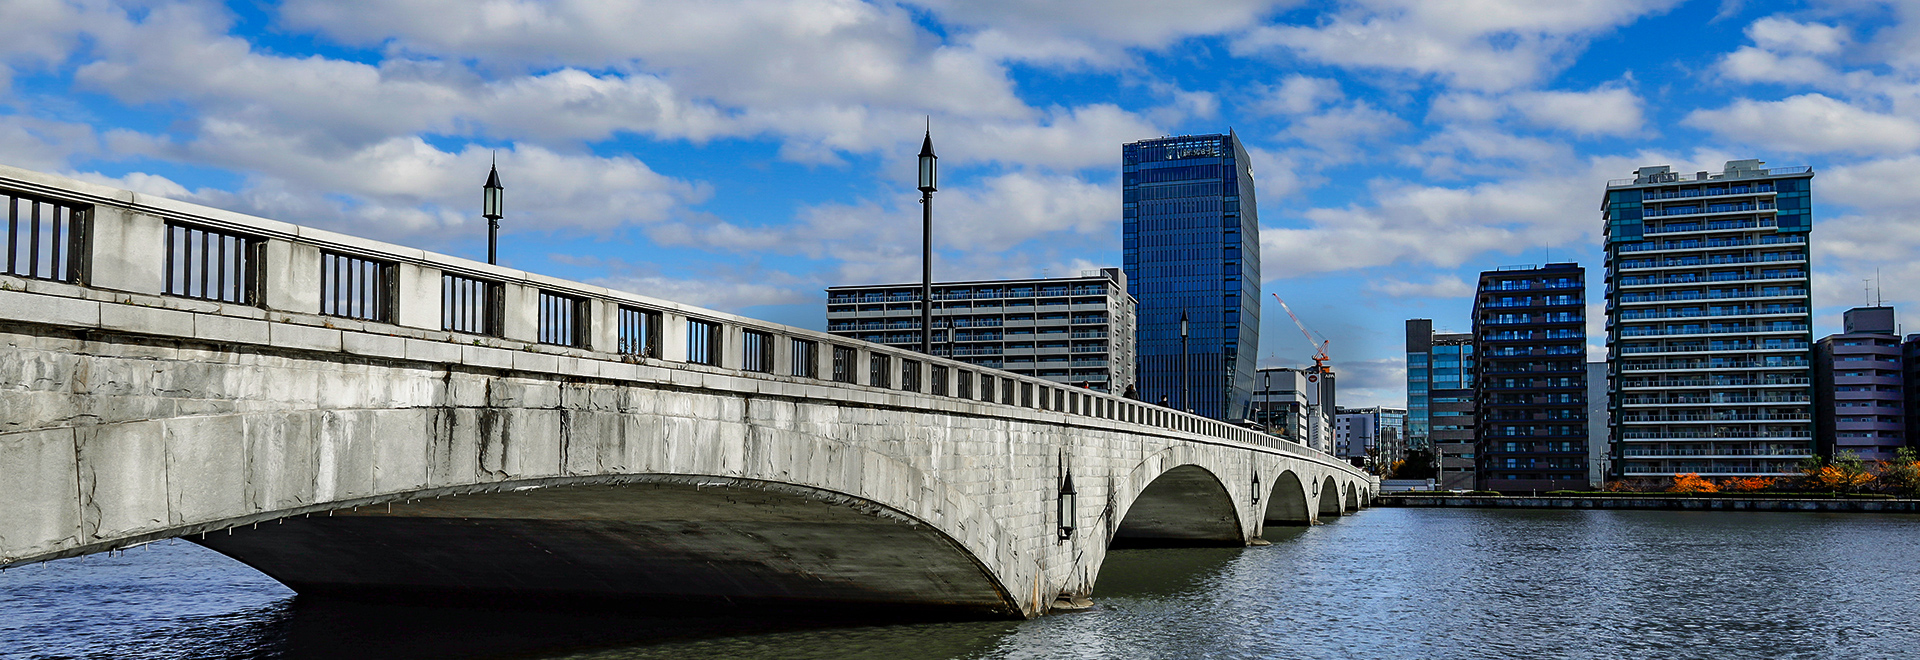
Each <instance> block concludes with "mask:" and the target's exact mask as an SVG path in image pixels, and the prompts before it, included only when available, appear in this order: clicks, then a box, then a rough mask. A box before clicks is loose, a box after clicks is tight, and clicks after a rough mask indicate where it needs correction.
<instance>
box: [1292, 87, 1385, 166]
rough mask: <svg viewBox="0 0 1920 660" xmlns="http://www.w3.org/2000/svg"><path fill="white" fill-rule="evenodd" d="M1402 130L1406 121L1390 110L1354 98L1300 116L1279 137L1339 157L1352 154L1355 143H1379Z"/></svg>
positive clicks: (1329, 155)
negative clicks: (1347, 102) (1321, 110)
mask: <svg viewBox="0 0 1920 660" xmlns="http://www.w3.org/2000/svg"><path fill="white" fill-rule="evenodd" d="M1406 129H1407V122H1406V121H1404V120H1402V119H1400V118H1399V117H1398V116H1395V115H1394V114H1393V113H1390V112H1387V111H1385V110H1381V109H1379V108H1376V107H1373V105H1372V104H1370V103H1367V102H1365V101H1355V102H1353V103H1350V104H1347V105H1343V106H1339V107H1334V108H1329V109H1327V110H1326V111H1325V112H1321V113H1319V114H1314V115H1308V116H1305V117H1301V118H1299V119H1297V120H1295V121H1294V122H1293V124H1292V125H1290V126H1288V127H1287V129H1286V130H1285V131H1282V132H1281V136H1282V137H1284V138H1287V139H1291V140H1296V141H1299V142H1301V143H1304V144H1306V145H1307V146H1310V147H1314V148H1316V149H1319V150H1321V151H1322V152H1325V153H1326V154H1327V156H1328V157H1331V158H1335V159H1340V158H1351V157H1353V156H1354V154H1352V153H1350V148H1351V147H1352V146H1353V145H1355V144H1360V143H1377V142H1382V141H1384V140H1386V139H1387V138H1390V137H1392V136H1393V135H1394V134H1396V133H1399V132H1401V131H1404V130H1406Z"/></svg>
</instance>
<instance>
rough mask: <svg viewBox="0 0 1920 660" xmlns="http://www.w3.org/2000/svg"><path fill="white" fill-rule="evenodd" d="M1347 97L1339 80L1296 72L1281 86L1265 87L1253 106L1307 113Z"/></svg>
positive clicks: (1280, 112) (1269, 110) (1277, 111)
mask: <svg viewBox="0 0 1920 660" xmlns="http://www.w3.org/2000/svg"><path fill="white" fill-rule="evenodd" d="M1345 98H1346V93H1344V92H1342V91H1341V90H1340V82H1339V81H1336V80H1333V79H1330V78H1315V77H1313V76H1303V75H1299V74H1294V75H1291V76H1287V77H1286V78H1285V79H1282V80H1281V81H1280V84H1279V85H1277V86H1274V87H1265V88H1264V92H1263V93H1262V94H1261V95H1260V98H1259V99H1257V100H1256V101H1255V102H1254V104H1253V107H1254V108H1255V109H1256V110H1259V111H1261V112H1265V113H1268V114H1275V115H1304V114H1307V113H1310V112H1314V111H1316V110H1319V109H1320V108H1321V106H1324V105H1326V104H1328V103H1333V102H1336V101H1340V100H1342V99H1345Z"/></svg>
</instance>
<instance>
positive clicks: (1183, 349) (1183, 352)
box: [1180, 309, 1193, 413]
mask: <svg viewBox="0 0 1920 660" xmlns="http://www.w3.org/2000/svg"><path fill="white" fill-rule="evenodd" d="M1180 410H1181V411H1183V412H1188V413H1191V412H1193V405H1192V402H1190V401H1188V400H1187V310H1184V309H1183V310H1180Z"/></svg>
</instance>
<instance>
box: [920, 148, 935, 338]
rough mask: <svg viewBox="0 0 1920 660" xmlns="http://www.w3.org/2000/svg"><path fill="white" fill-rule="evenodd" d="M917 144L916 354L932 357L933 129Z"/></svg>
mask: <svg viewBox="0 0 1920 660" xmlns="http://www.w3.org/2000/svg"><path fill="white" fill-rule="evenodd" d="M927 121H928V124H929V126H928V127H927V138H926V139H925V140H923V141H922V142H921V143H920V352H921V353H925V354H927V355H932V354H933V191H935V190H938V189H939V185H938V183H939V182H938V179H939V162H938V161H939V158H938V157H937V156H934V155H933V127H932V126H931V124H932V121H933V120H931V119H929V120H927Z"/></svg>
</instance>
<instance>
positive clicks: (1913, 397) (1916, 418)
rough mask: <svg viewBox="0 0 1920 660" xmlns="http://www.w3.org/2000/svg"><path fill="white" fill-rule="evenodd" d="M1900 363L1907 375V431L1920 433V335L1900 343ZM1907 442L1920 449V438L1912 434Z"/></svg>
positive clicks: (1912, 335)
mask: <svg viewBox="0 0 1920 660" xmlns="http://www.w3.org/2000/svg"><path fill="white" fill-rule="evenodd" d="M1900 363H1901V366H1902V367H1904V368H1903V369H1902V372H1903V373H1905V374H1906V378H1905V379H1903V382H1902V383H1901V389H1903V390H1905V391H1904V392H1903V394H1905V395H1906V397H1905V398H1906V402H1905V405H1904V406H1903V407H1904V408H1906V411H1907V429H1908V430H1910V431H1915V432H1920V334H1911V335H1907V339H1906V341H1903V342H1900ZM1907 442H1908V446H1910V447H1920V438H1916V437H1914V436H1913V434H1912V433H1909V434H1908V435H1907Z"/></svg>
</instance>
